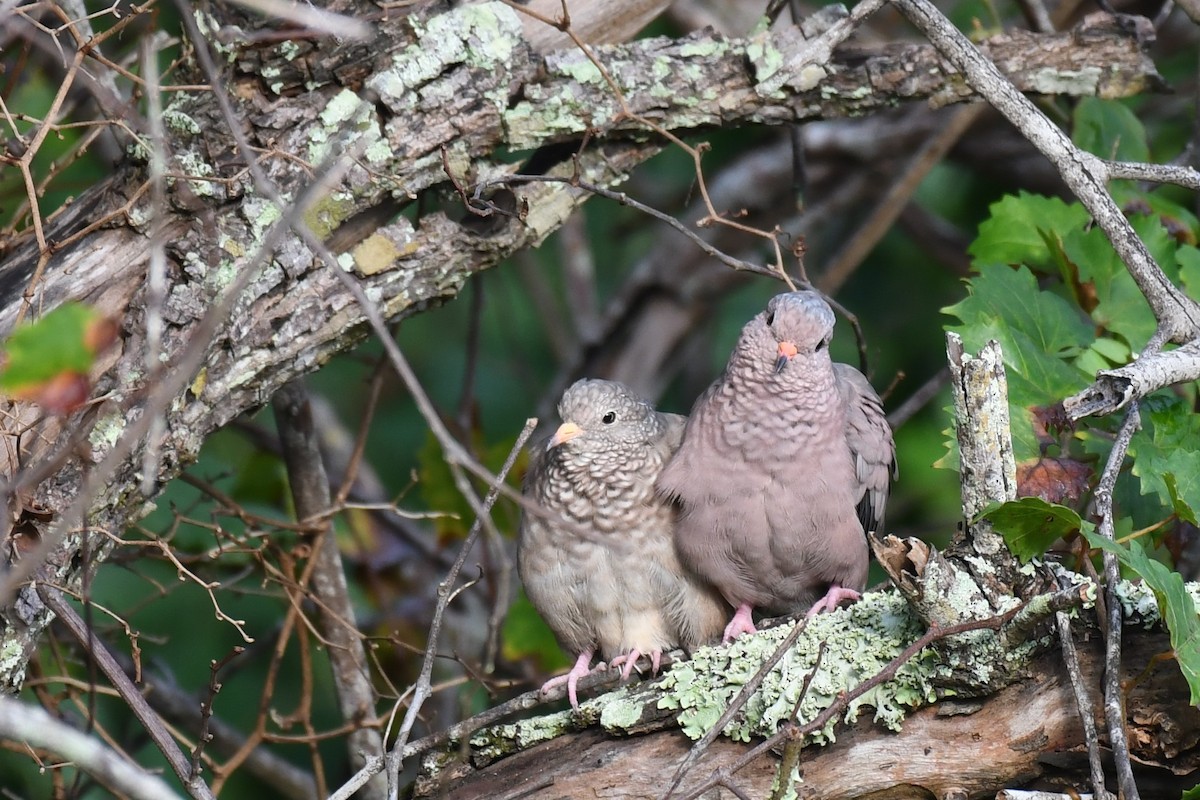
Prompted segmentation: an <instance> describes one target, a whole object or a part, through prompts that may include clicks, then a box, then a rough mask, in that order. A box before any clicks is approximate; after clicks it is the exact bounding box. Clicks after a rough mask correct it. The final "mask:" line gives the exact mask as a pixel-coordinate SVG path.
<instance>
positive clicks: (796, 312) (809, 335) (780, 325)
mask: <svg viewBox="0 0 1200 800" xmlns="http://www.w3.org/2000/svg"><path fill="white" fill-rule="evenodd" d="M763 319H764V321H765V322H766V323H767V327H769V328H770V329H771V333H772V334H774V336H775V340H776V341H788V342H791V343H792V344H794V345H796V347H797V348H799V349H800V350H801V351H805V350H808V351H811V350H813V349H815V348H816V347H817V346H818V345H820V344H821V343H822V342H824V344H825V345H828V344H829V337H830V336H832V335H833V323H834V322H835V319H834V316H833V309H831V308H830V307H829V304H828V303H826V302H825V300H824V299H823V298H822V297H821V295H819V294H817V293H816V292H788V293H786V294H777V295H775V296H774V297H772V298H771V299H770V301H769V302H768V303H767V307H766V309H765V310H764V311H763Z"/></svg>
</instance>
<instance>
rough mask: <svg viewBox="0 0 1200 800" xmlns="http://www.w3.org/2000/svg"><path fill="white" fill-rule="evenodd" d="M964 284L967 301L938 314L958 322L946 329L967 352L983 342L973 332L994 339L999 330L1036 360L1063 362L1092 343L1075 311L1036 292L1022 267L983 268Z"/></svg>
mask: <svg viewBox="0 0 1200 800" xmlns="http://www.w3.org/2000/svg"><path fill="white" fill-rule="evenodd" d="M967 285H968V288H969V290H970V293H969V294H968V295H967V297H966V298H965V299H963V300H962V301H960V302H958V303H956V304H954V305H952V306H949V307H947V308H944V309H942V310H943V311H944V312H945V313H947V314H953V315H954V316H956V317H958V318H959V319H960V320H962V322H963V324H962V325H961V326H959V327H958V328H952V329H953V330H956V331H957V332H958V333H959V334H960V335H961V336H962V337H963V341H964V343H968V344H970V345H971V346H972V347H976V348H978V347H981V346H982V345H983V344H984V343H985V342H986V341H987V338H989V336H986V335H985V336H983V337H981V336H979V335H978V334H975V333H973V331H974V330H976V329H983V328H989V327H990V328H992V329H993V330H994V331H995V333H997V334H999V335H1000V336H1003V335H1004V330H1003V328H1011V329H1012V330H1015V331H1019V332H1020V333H1022V334H1024V335H1025V336H1027V337H1028V338H1029V340H1030V342H1031V343H1032V345H1033V346H1034V347H1036V348H1037V350H1038V353H1039V354H1041V355H1050V356H1058V357H1068V358H1069V357H1072V356H1075V355H1077V354H1078V353H1079V351H1080V350H1082V349H1083V348H1084V347H1087V346H1088V344H1090V343H1091V341H1092V331H1091V328H1090V327H1089V326H1088V325H1087V324H1086V323H1085V322H1084V321H1083V320H1082V319H1080V315H1079V312H1078V311H1076V310H1075V309H1074V308H1072V307H1071V305H1070V304H1069V303H1068V302H1067V301H1066V300H1063V299H1062V298H1061V297H1059V296H1058V295H1056V294H1052V293H1050V292H1047V291H1043V290H1042V289H1040V288H1039V287H1038V285H1037V281H1036V280H1035V279H1034V277H1033V273H1032V272H1030V271H1029V270H1028V269H1027V268H1025V267H1018V268H1016V269H1012V268H1010V267H1006V266H1002V265H998V264H989V265H984V266H982V267H981V268H980V270H979V274H978V275H975V276H973V277H971V278H970V279H969V280H968V282H967ZM1001 344H1003V342H1001Z"/></svg>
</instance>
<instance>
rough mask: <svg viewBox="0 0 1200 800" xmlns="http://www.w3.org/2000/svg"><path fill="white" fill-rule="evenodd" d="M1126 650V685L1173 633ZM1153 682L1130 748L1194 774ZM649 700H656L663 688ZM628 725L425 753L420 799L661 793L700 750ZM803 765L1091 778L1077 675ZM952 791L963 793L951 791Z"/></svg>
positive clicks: (866, 790) (836, 775) (753, 791)
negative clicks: (504, 753) (509, 751)
mask: <svg viewBox="0 0 1200 800" xmlns="http://www.w3.org/2000/svg"><path fill="white" fill-rule="evenodd" d="M1129 644H1130V647H1129V649H1128V652H1130V653H1132V654H1135V655H1133V656H1131V657H1130V658H1129V659H1128V660H1127V661H1126V662H1125V663H1124V664H1123V667H1122V673H1121V674H1122V676H1123V678H1124V679H1129V678H1132V677H1133V676H1134V675H1136V674H1137V673H1138V671H1139V670H1141V669H1142V668H1143V667H1144V666H1145V665H1146V663H1147V660H1148V659H1149V657H1150V655H1151V654H1153V653H1155V652H1158V651H1159V648H1163V647H1166V646H1168V645H1167V643H1166V637H1165V635H1162V634H1150V633H1147V632H1144V631H1131V641H1130V642H1129ZM1078 646H1079V648H1080V653H1079V655H1080V668H1081V674H1082V676H1083V680H1084V681H1085V682H1087V683H1089V684H1091V685H1093V686H1095V685H1098V684H1099V682H1100V675H1101V671H1102V669H1103V653H1102V644H1101V642H1100V640H1099V638H1098V637H1095V636H1091V637H1088V638H1084V639H1082V640H1080V641H1078ZM1151 683H1152V684H1153V686H1151V685H1150V684H1147V683H1145V682H1142V683H1135V684H1132V685H1133V689H1132V692H1133V695H1134V696H1132V697H1131V700H1130V708H1131V709H1137V711H1136V712H1133V713H1131V716H1132V717H1133V719H1132V720H1131V725H1132V727H1131V737H1130V738H1131V741H1132V743H1133V749H1134V753H1135V755H1137V757H1138V758H1139V759H1141V760H1143V761H1144V763H1146V764H1169V767H1170V769H1171V771H1173V772H1175V773H1176V774H1178V775H1186V774H1187V773H1188V772H1190V771H1192V770H1194V769H1196V768H1197V767H1198V766H1200V749H1198V748H1197V745H1196V734H1197V733H1198V732H1200V711H1197V710H1196V709H1194V708H1190V707H1187V706H1186V704H1185V703H1178V702H1175V701H1172V700H1168V699H1167V697H1168V696H1169V695H1171V694H1172V693H1174V695H1173V696H1174V697H1176V698H1178V697H1185V696H1186V687H1185V685H1184V681H1183V678H1182V676H1181V675H1180V674H1179V671H1178V670H1175V669H1172V668H1171V667H1170V665H1167V666H1164V667H1162V668H1160V669H1157V670H1154V672H1153V673H1152V681H1151ZM1155 698H1157V699H1155ZM644 702H645V703H646V704H647V705H648V706H653V703H654V694H653V693H650V694H649V695H648V696H647V697H646V699H645V701H644ZM586 706H587V704H585V707H586ZM1098 712H1099V709H1093V713H1098ZM1151 720H1155V722H1154V723H1151V722H1150V721H1151ZM998 731H1003V732H1004V733H1003V735H997V732H998ZM622 733H625V734H628V733H634V734H637V733H639V731H637V730H633V731H622V729H621V728H620V722H619V721H618V720H617V719H615V718H614V719H613V720H606V718H605V717H603V716H601V717H600V718H599V719H596V718H595V717H593V718H592V719H591V721H590V722H585V724H584V728H583V730H581V731H579V732H578V733H565V734H563V735H560V736H557V737H555V738H552V739H550V740H549V741H545V742H542V743H540V744H534V745H530V746H528V748H527V749H522V750H521V751H520V752H518V753H516V754H514V755H510V756H508V757H507V758H503V759H501V760H499V761H495V762H493V763H490V764H489V765H487V766H482V765H481V763H480V762H478V761H477V762H476V763H475V764H474V765H472V764H471V763H469V762H464V761H460V760H450V761H446V760H429V761H427V762H426V763H427V769H428V771H427V773H426V775H425V777H424V779H423V780H422V782H421V783H420V784H418V791H417V796H418V797H442V798H448V799H449V800H467V799H468V798H476V797H478V798H483V797H489V796H493V795H495V794H498V793H499V792H500V791H501V790H504V791H508V790H514V789H520V788H526V789H529V790H530V792H529V794H527V795H524V796H525V797H530V798H552V797H583V796H593V795H602V796H615V797H635V796H646V795H651V794H655V792H654V790H653V789H652V788H651V787H659V786H662V785H663V781H664V776H668V775H670V774H671V773H672V772H673V770H674V767H675V765H676V764H677V763H679V762H680V761H681V760H682V759H683V758H684V757H685V756H686V754H687V751H688V748H689V746H690V744H691V743H690V741H689V740H688V739H687V738H686V737H685V736H683V734H681V733H680V732H679V731H678V730H676V729H673V728H672V729H666V730H658V731H653V732H650V733H646V734H645V735H634V736H633V738H626V736H622V735H621V734H622ZM1143 748H1144V749H1143ZM746 749H747V745H746V744H743V743H739V742H735V741H732V740H730V739H728V738H726V737H719V738H718V739H717V740H716V741H715V742H714V743H713V745H712V746H711V747H710V748H709V749H708V751H707V752H706V753H705V755H704V756H703V757H702V758H701V759H700V761H699V763H698V764H697V765H696V766H695V768H694V769H692V770H691V771H690V772H689V773H688V774H687V775H686V776H685V779H684V782H683V786H682V792H683V793H686V792H687V791H688V790H689V788H693V787H695V786H696V785H698V784H699V783H700V782H701V781H704V780H706V779H707V778H709V776H710V775H712V773H713V772H714V771H715V770H719V769H723V768H728V767H729V766H730V765H732V764H733V763H734V762H735V761H737V760H738V759H739V758H740V757H741V756H742V755H743V754H744V753H745V751H746ZM435 764H436V765H437V766H436V767H435V766H434V765H435ZM777 764H778V762H777V759H776V758H775V757H774V756H767V757H764V758H762V759H760V760H758V761H756V762H754V763H753V764H751V765H750V766H749V767H747V768H746V769H744V770H742V771H740V772H738V773H737V776H736V778H737V781H738V782H739V784H740V785H741V786H742V787H743V788H744V789H745V790H746V791H747V793H748V794H750V795H751V796H753V797H766V796H767V795H768V794H769V793H770V789H771V783H772V781H773V779H774V777H775V771H776V768H777ZM1064 770H1065V773H1064ZM801 771H802V777H803V780H804V784H803V787H797V789H798V791H799V792H800V796H802V797H805V798H812V800H821V799H822V798H830V799H831V800H832V798H839V799H840V798H851V797H861V796H865V795H871V794H872V793H874V792H880V793H886V792H887V791H888V790H895V789H896V787H902V788H903V789H904V790H905V791H908V792H910V793H911V794H909V795H891V796H931V797H954V796H962V797H992V796H995V792H996V791H997V789H998V788H1000V787H1004V786H1014V785H1019V784H1023V783H1026V782H1028V781H1030V780H1031V779H1033V778H1034V777H1036V776H1038V775H1043V776H1047V777H1053V776H1064V774H1074V775H1078V776H1079V778H1082V780H1083V781H1084V782H1085V783H1086V781H1087V760H1086V750H1085V748H1084V736H1083V729H1082V726H1081V725H1080V722H1079V715H1078V712H1077V711H1076V705H1075V698H1074V695H1073V693H1072V690H1071V686H1070V681H1069V678H1068V676H1067V675H1066V671H1065V668H1064V667H1063V666H1062V663H1061V659H1060V657H1059V656H1058V654H1057V653H1055V652H1048V653H1047V654H1046V655H1044V656H1043V657H1042V658H1040V659H1038V660H1037V661H1036V662H1035V663H1034V664H1033V665H1031V667H1030V674H1029V677H1028V678H1027V679H1026V680H1023V681H1020V682H1018V683H1016V684H1014V685H1012V686H1010V687H1009V688H1007V689H1004V690H1002V691H1000V692H999V693H997V694H995V695H993V696H991V697H989V698H987V699H986V700H983V701H980V702H977V703H958V704H955V703H943V704H941V705H938V706H933V707H930V708H926V709H923V710H921V711H918V712H916V713H915V714H912V715H910V716H909V717H908V719H907V720H906V721H905V723H904V732H903V735H901V736H896V735H894V734H892V733H889V732H887V731H884V730H883V729H882V728H881V727H880V726H878V725H877V724H875V723H872V722H870V721H868V720H866V719H863V720H860V721H859V722H858V723H856V724H854V725H851V726H849V727H846V728H841V729H839V731H838V737H837V741H836V742H834V743H832V744H829V745H826V746H824V747H807V748H805V750H804V755H803V761H802V767H801ZM1073 780H1074V779H1073ZM1060 785H1070V781H1068V780H1064V781H1063V782H1062V783H1060ZM1146 785H1147V786H1150V785H1151V784H1150V783H1146ZM1178 786H1182V787H1190V786H1191V783H1189V782H1188V780H1187V779H1181V780H1177V781H1174V783H1171V782H1170V781H1168V782H1167V783H1165V784H1160V785H1159V787H1160V788H1159V791H1158V792H1156V796H1163V797H1165V796H1169V792H1170V791H1171V789H1175V787H1178ZM955 789H958V790H960V791H961V792H962V794H961V795H955V794H952V793H951V791H952V790H955ZM878 796H881V797H882V796H889V795H886V794H880V795H878Z"/></svg>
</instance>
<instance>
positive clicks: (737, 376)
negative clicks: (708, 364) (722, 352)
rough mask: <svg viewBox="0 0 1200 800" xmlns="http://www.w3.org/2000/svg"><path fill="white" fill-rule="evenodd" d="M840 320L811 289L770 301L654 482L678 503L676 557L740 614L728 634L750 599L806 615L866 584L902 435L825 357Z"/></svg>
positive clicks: (856, 378)
mask: <svg viewBox="0 0 1200 800" xmlns="http://www.w3.org/2000/svg"><path fill="white" fill-rule="evenodd" d="M833 324H834V316H833V311H832V310H830V308H829V305H828V304H827V303H826V302H825V301H824V300H823V299H821V296H820V295H818V294H816V293H815V292H790V293H788V294H781V295H777V296H775V297H773V298H771V300H770V302H768V303H767V308H766V310H765V311H763V312H761V313H760V314H758V315H757V316H755V317H754V319H752V320H750V322H748V323H746V326H745V327H744V328H743V329H742V335H741V337H740V338H739V339H738V343H737V345H736V346H735V347H734V349H733V353H732V355H731V356H730V358H729V363H728V365H727V366H726V367H725V372H724V374H722V375H721V377H720V378H718V379H717V381H716V382H715V383H714V384H713V385H712V386H711V387H709V389H708V391H707V392H705V393H704V395H702V396H701V397H700V399H699V400H697V401H696V405H695V407H694V408H693V409H692V414H691V418H690V419H689V420H688V424H687V428H686V430H685V432H684V437H683V444H682V445H681V446H680V448H679V452H678V453H677V454H676V456H675V458H674V459H673V460H672V461H671V462H670V464H668V465H667V467H666V469H664V470H663V473H662V475H661V476H660V477H659V480H658V486H659V490H660V492H661V493H662V494H663V495H664V496H666V497H668V498H677V499H678V500H679V502H680V503H681V505H682V512H681V515H680V518H679V522H678V525H677V527H676V530H675V542H676V545H677V548H678V551H679V556H680V559H681V560H682V561H683V563H684V565H685V566H686V567H688V568H689V569H691V570H693V571H694V572H695V573H696V574H698V575H700V577H702V578H704V579H705V580H707V581H709V582H711V583H712V584H713V585H714V586H715V587H717V589H718V590H719V591H720V592H721V594H723V595H724V596H725V599H726V600H727V601H728V602H729V603H730V605H732V606H733V607H734V608H735V609H736V611H735V613H734V616H733V619H732V620H730V622H729V624H728V625H727V626H726V627H725V634H724V638H725V641H729V640H730V639H732V638H734V637H735V636H737V635H738V634H739V633H743V632H753V631H754V630H755V627H754V620H753V617H752V612H753V611H754V609H756V608H757V609H764V610H766V611H769V612H772V613H778V614H790V613H793V612H796V611H801V610H804V609H809V611H808V614H809V616H812V615H814V614H817V613H819V612H820V611H823V610H832V609H833V608H836V607H837V605H838V603H840V602H841V601H843V600H856V599H858V596H859V592H861V591H862V590H863V588H864V586H865V585H866V580H867V561H868V550H867V540H866V537H865V535H864V531H865V532H874V531H877V530H879V529H880V527H881V526H882V524H883V512H884V506H885V505H886V503H887V496H888V486H889V483H890V479H891V478H892V477H893V476H894V473H895V461H896V458H895V455H896V453H895V444H894V443H893V440H892V432H891V429H890V428H889V427H888V424H887V421H886V419H885V418H884V415H883V408H882V406H881V404H880V400H879V396H878V395H877V394H876V393H875V390H874V389H872V388H871V385H870V384H869V383H868V382H867V379H866V378H865V377H863V375H862V373H860V372H859V371H858V370H856V369H854V368H853V367H850V366H847V365H846V364H835V363H834V362H833V361H831V360H830V357H829V340H830V338H831V337H832V336H833Z"/></svg>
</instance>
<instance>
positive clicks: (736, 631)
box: [721, 603, 758, 644]
mask: <svg viewBox="0 0 1200 800" xmlns="http://www.w3.org/2000/svg"><path fill="white" fill-rule="evenodd" d="M743 633H758V628H756V627H754V607H753V606H751V605H750V604H748V603H742V604H741V605H740V606H738V607H737V611H735V612H733V619H731V620H729V624H728V625H726V626H725V635H724V636H722V637H721V644H729V643H730V642H732V641H733V640H734V639H736V638H737V637H738V636H739V635H741V634H743Z"/></svg>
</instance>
